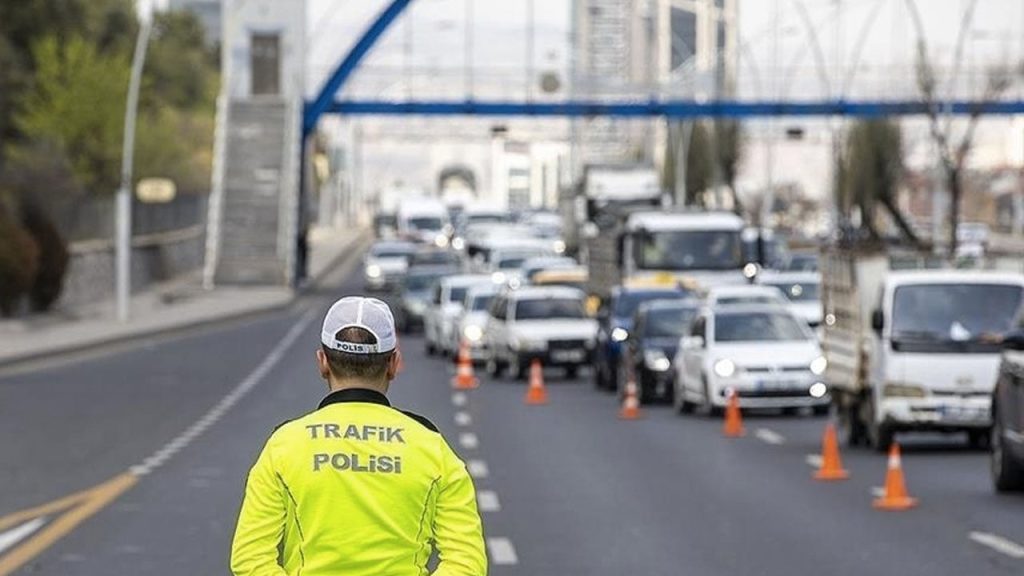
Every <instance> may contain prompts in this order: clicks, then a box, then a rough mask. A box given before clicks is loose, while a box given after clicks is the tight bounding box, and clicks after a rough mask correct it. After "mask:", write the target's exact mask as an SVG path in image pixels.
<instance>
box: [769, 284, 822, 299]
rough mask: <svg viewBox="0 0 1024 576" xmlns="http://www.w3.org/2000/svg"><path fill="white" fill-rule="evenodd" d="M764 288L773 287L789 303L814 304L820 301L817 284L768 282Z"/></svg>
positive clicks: (819, 291)
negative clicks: (783, 295)
mask: <svg viewBox="0 0 1024 576" xmlns="http://www.w3.org/2000/svg"><path fill="white" fill-rule="evenodd" d="M765 286H774V287H775V288H778V289H779V290H781V291H782V293H783V294H785V295H786V298H789V300H790V301H791V302H814V301H817V300H820V299H821V290H820V288H821V287H820V286H819V284H818V283H817V282H770V283H765Z"/></svg>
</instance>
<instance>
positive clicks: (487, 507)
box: [476, 490, 501, 512]
mask: <svg viewBox="0 0 1024 576" xmlns="http://www.w3.org/2000/svg"><path fill="white" fill-rule="evenodd" d="M476 503H477V506H479V507H480V511H481V512H500V511H501V502H499V501H498V493H497V492H494V491H491V490H479V491H477V493H476Z"/></svg>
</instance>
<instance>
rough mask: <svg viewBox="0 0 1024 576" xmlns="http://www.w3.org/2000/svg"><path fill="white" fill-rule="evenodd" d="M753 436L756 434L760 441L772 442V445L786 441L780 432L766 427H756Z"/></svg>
mask: <svg viewBox="0 0 1024 576" xmlns="http://www.w3.org/2000/svg"><path fill="white" fill-rule="evenodd" d="M754 436H756V437H757V439H758V440H760V441H761V442H764V443H765V444H772V445H773V446H778V445H779V444H785V443H786V439H785V438H784V437H783V436H782V434H779V433H778V432H775V431H773V430H769V429H767V428H758V429H757V430H755V431H754Z"/></svg>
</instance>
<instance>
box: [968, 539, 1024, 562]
mask: <svg viewBox="0 0 1024 576" xmlns="http://www.w3.org/2000/svg"><path fill="white" fill-rule="evenodd" d="M967 537H968V538H970V539H971V540H972V541H974V542H977V543H978V544H981V545H982V546H988V547H989V548H991V549H993V550H995V551H996V552H999V553H1000V554H1005V555H1007V556H1009V557H1010V558H1017V559H1021V558H1024V546H1021V545H1020V544H1017V543H1016V542H1014V541H1012V540H1007V539H1006V538H1003V537H1002V536H998V535H996V534H991V533H989V532H971V533H970V534H968V535H967Z"/></svg>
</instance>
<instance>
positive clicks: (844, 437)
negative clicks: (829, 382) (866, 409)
mask: <svg viewBox="0 0 1024 576" xmlns="http://www.w3.org/2000/svg"><path fill="white" fill-rule="evenodd" d="M832 408H833V412H834V413H835V414H834V416H835V419H836V422H837V423H838V425H837V428H838V432H839V441H840V442H842V443H843V444H845V445H846V446H851V447H853V446H859V445H860V444H861V443H862V442H863V441H864V440H865V433H864V424H863V423H862V422H861V420H860V407H859V404H853V405H850V406H841V405H840V404H839V403H838V402H833V404H832Z"/></svg>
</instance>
